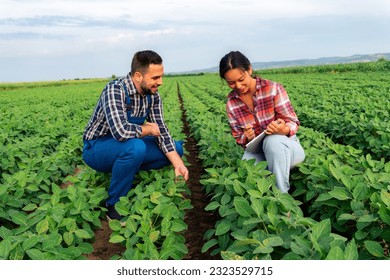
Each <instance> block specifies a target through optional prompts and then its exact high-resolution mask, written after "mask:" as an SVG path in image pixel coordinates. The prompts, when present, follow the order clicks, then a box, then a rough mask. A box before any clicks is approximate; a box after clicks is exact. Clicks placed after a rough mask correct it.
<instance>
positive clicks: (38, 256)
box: [26, 248, 45, 260]
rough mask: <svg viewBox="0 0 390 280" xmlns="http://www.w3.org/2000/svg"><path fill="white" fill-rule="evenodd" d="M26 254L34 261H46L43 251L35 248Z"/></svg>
mask: <svg viewBox="0 0 390 280" xmlns="http://www.w3.org/2000/svg"><path fill="white" fill-rule="evenodd" d="M26 254H27V255H28V256H29V257H30V259H32V260H44V259H45V256H44V254H43V253H42V251H40V250H38V249H36V248H34V249H30V250H27V251H26Z"/></svg>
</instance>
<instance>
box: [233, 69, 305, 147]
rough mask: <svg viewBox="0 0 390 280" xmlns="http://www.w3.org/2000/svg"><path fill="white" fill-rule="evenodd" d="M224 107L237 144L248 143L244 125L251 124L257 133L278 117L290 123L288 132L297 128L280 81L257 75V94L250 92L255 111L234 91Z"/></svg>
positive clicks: (293, 132) (292, 132)
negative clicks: (252, 94)
mask: <svg viewBox="0 0 390 280" xmlns="http://www.w3.org/2000/svg"><path fill="white" fill-rule="evenodd" d="M227 98H228V101H227V104H226V111H227V114H228V118H229V123H230V127H231V130H232V134H233V137H234V138H235V139H236V142H237V144H239V145H241V146H244V145H245V144H247V143H248V141H247V139H246V137H245V135H244V130H243V128H242V127H245V125H252V126H253V128H254V130H255V133H256V135H258V134H260V133H261V132H262V131H264V130H265V129H266V128H267V125H268V124H269V123H270V122H272V121H274V120H277V119H283V120H284V121H285V122H286V125H288V126H289V127H290V133H289V136H293V135H294V134H295V133H297V131H298V126H299V120H298V117H297V115H296V114H295V111H294V109H293V107H292V105H291V102H290V99H289V98H288V95H287V92H286V90H285V89H284V88H283V86H282V85H281V84H278V83H276V82H273V81H269V80H265V79H262V78H260V77H256V94H255V95H254V96H253V103H254V111H251V109H250V108H249V107H248V106H247V105H246V104H245V103H244V102H243V101H242V100H241V98H240V95H239V94H238V93H237V92H236V91H234V90H233V91H231V92H230V93H229V95H228V97H227Z"/></svg>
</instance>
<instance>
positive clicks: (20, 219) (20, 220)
mask: <svg viewBox="0 0 390 280" xmlns="http://www.w3.org/2000/svg"><path fill="white" fill-rule="evenodd" d="M11 220H12V221H13V222H14V223H15V224H17V225H20V226H28V224H27V215H26V214H24V213H23V212H18V213H15V214H13V215H11Z"/></svg>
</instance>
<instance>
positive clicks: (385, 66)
mask: <svg viewBox="0 0 390 280" xmlns="http://www.w3.org/2000/svg"><path fill="white" fill-rule="evenodd" d="M374 71H390V61H389V60H386V59H384V58H383V59H382V58H381V59H379V60H378V61H375V62H356V63H343V64H326V65H313V66H294V67H285V68H273V69H264V70H255V73H256V74H299V73H329V72H334V73H341V72H374Z"/></svg>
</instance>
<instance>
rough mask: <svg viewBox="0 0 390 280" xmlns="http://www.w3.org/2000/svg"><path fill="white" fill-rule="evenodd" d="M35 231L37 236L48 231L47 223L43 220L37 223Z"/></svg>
mask: <svg viewBox="0 0 390 280" xmlns="http://www.w3.org/2000/svg"><path fill="white" fill-rule="evenodd" d="M35 229H36V231H37V233H38V234H42V233H45V232H47V231H48V230H49V221H48V220H46V219H44V220H42V221H40V222H39V223H37V225H36V226H35Z"/></svg>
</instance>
